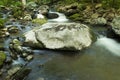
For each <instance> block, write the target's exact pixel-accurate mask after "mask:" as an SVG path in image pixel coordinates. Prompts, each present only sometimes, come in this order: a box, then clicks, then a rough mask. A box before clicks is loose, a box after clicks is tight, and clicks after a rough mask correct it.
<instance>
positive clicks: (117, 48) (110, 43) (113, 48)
mask: <svg viewBox="0 0 120 80" xmlns="http://www.w3.org/2000/svg"><path fill="white" fill-rule="evenodd" d="M96 45H98V46H102V47H104V48H105V49H107V50H109V51H110V52H111V53H113V54H114V55H117V56H120V43H118V42H117V41H115V40H114V39H111V38H107V37H103V36H102V37H100V38H99V39H98V40H97V42H96Z"/></svg>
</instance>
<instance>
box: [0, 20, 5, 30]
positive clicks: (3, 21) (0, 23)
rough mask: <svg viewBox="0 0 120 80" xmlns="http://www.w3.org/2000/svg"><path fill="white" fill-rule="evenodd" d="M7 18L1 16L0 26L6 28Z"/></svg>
mask: <svg viewBox="0 0 120 80" xmlns="http://www.w3.org/2000/svg"><path fill="white" fill-rule="evenodd" d="M5 22H6V20H5V19H2V18H0V28H4V24H5Z"/></svg>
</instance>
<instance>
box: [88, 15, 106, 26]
mask: <svg viewBox="0 0 120 80" xmlns="http://www.w3.org/2000/svg"><path fill="white" fill-rule="evenodd" d="M90 24H93V25H106V24H107V20H106V19H105V18H103V17H99V18H96V19H92V20H91V21H90Z"/></svg>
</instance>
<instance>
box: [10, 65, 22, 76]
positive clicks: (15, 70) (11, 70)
mask: <svg viewBox="0 0 120 80" xmlns="http://www.w3.org/2000/svg"><path fill="white" fill-rule="evenodd" d="M21 68H22V67H21V66H20V65H14V66H12V67H11V69H10V70H8V76H13V75H14V74H15V73H17V72H18V71H19V70H20V69H21Z"/></svg>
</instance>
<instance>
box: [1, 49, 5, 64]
mask: <svg viewBox="0 0 120 80" xmlns="http://www.w3.org/2000/svg"><path fill="white" fill-rule="evenodd" d="M5 59H6V54H5V53H4V52H3V51H0V66H2V65H3V62H4V61H5Z"/></svg>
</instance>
